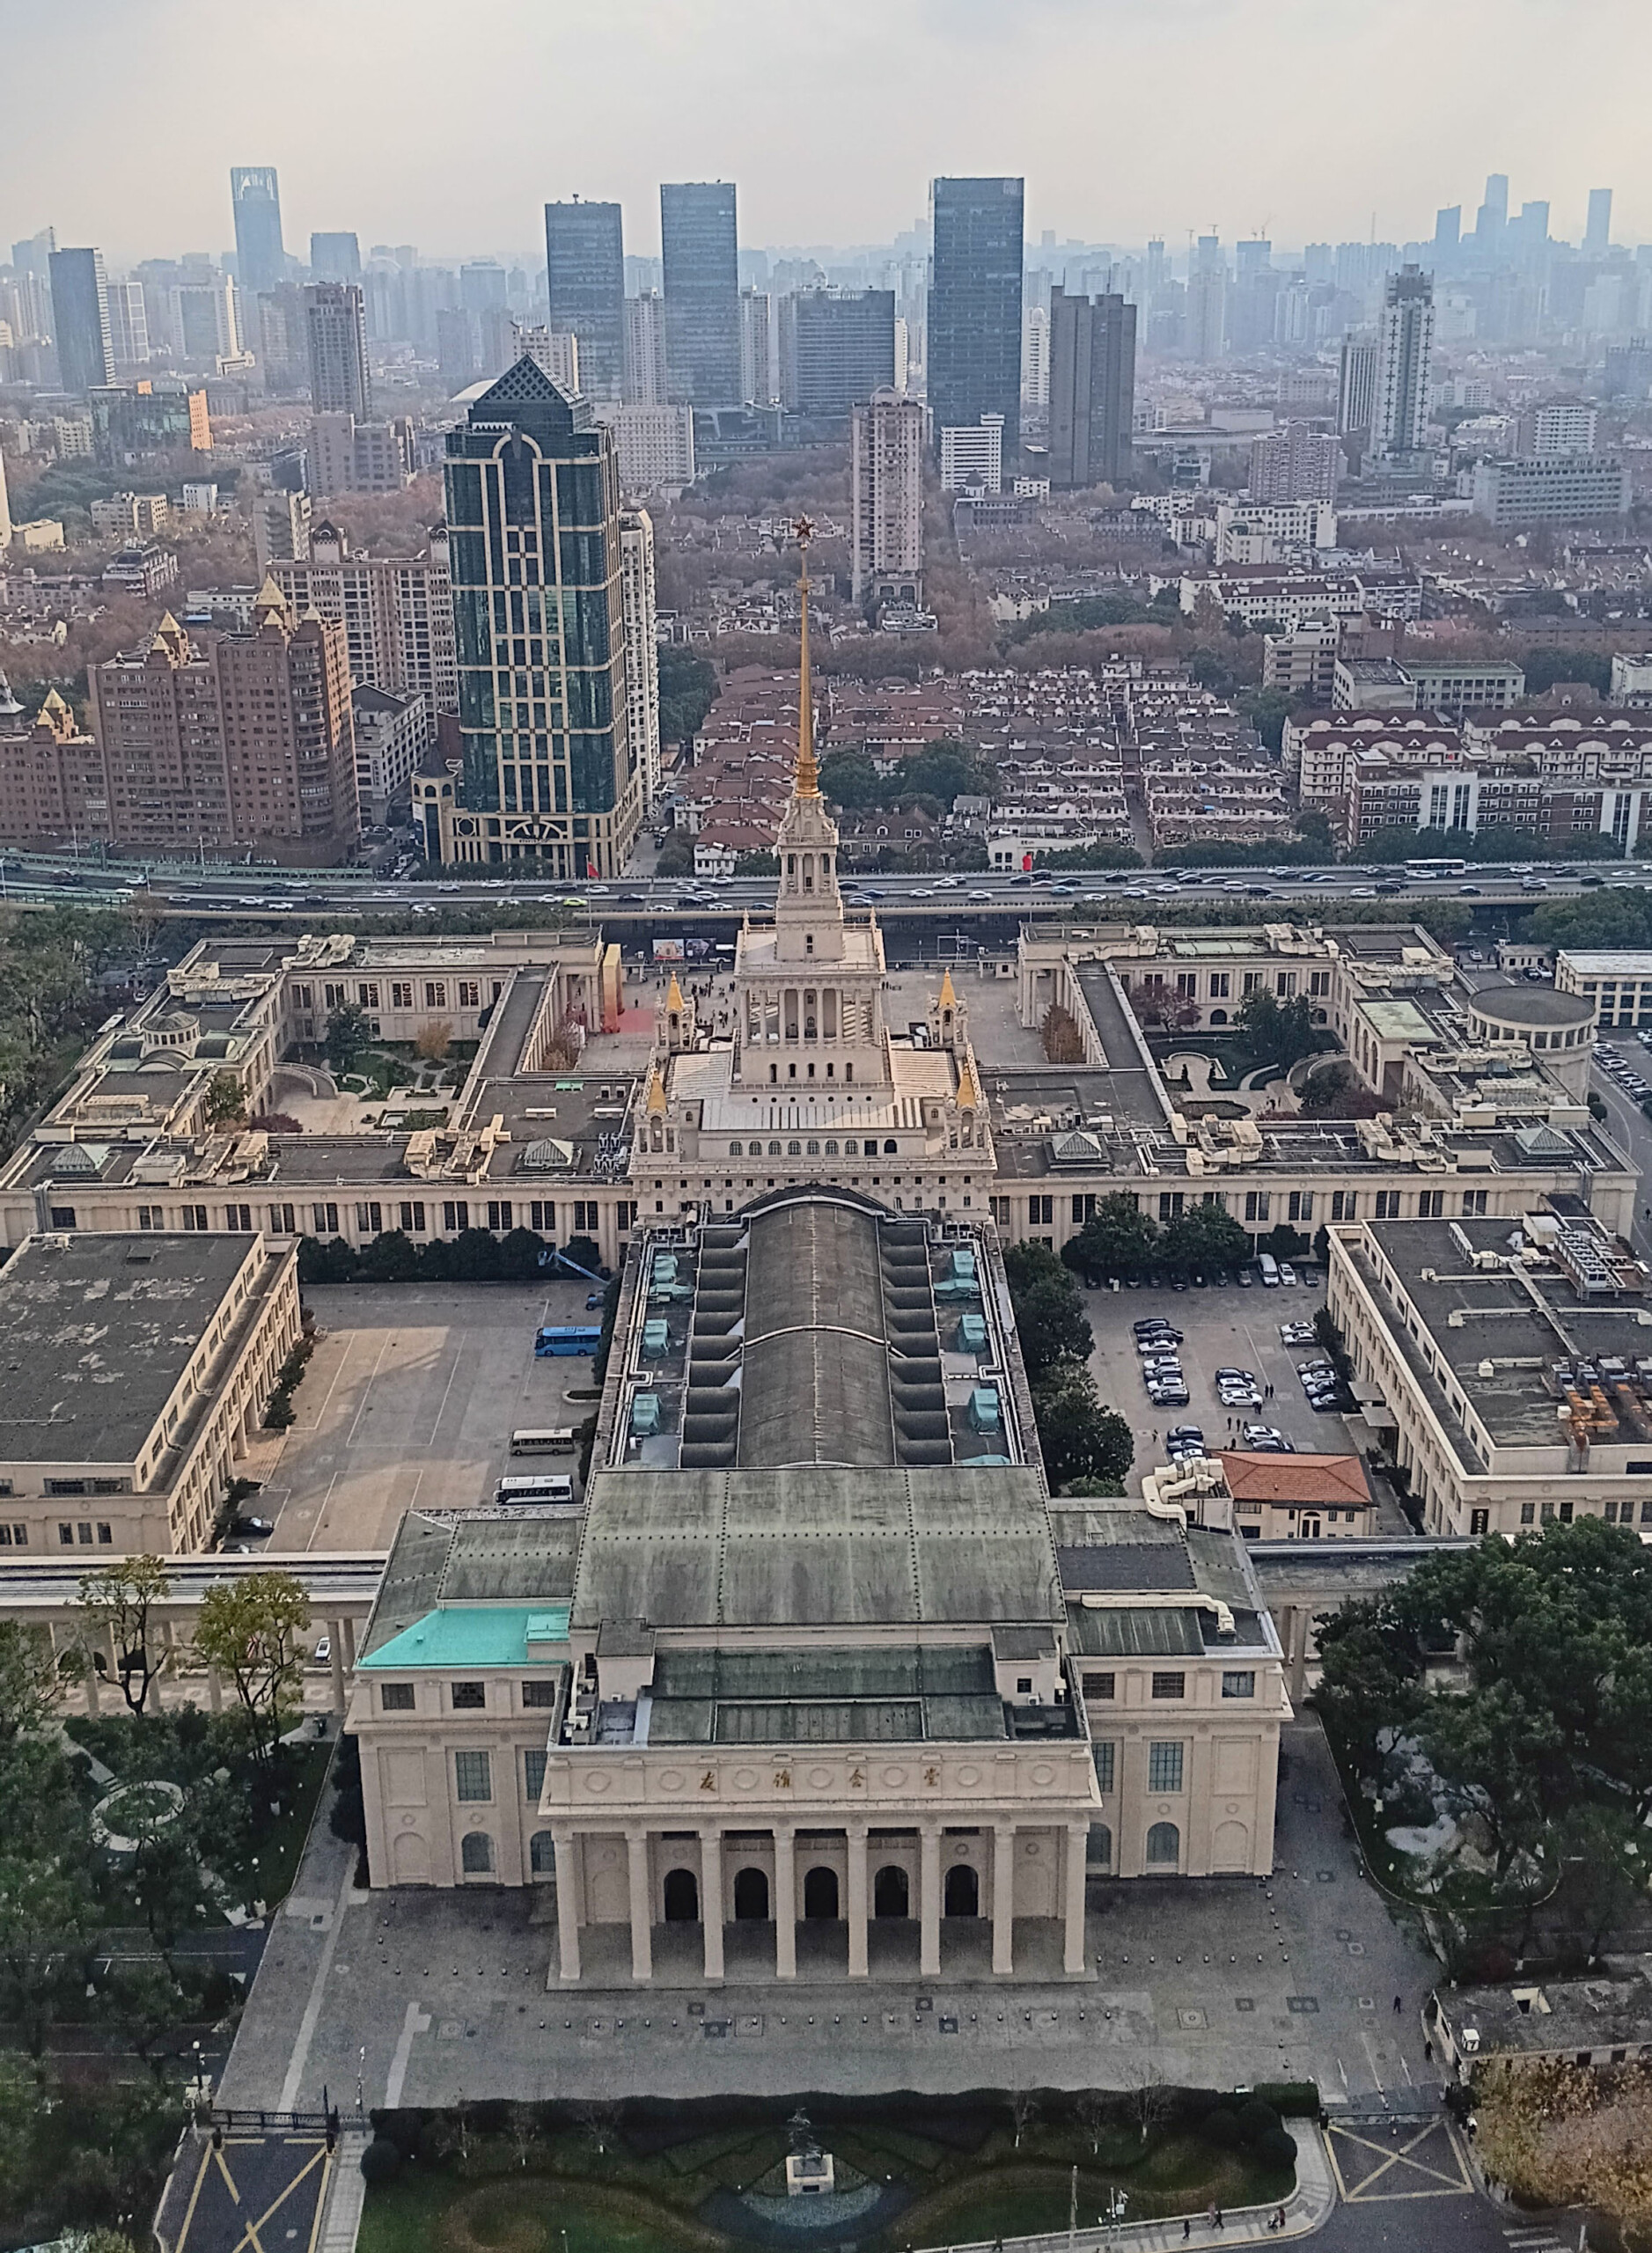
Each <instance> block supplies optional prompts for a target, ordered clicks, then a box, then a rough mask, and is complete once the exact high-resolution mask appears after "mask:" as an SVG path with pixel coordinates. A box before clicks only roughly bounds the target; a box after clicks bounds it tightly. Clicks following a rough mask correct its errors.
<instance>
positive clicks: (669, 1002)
mask: <svg viewBox="0 0 1652 2253" xmlns="http://www.w3.org/2000/svg"><path fill="white" fill-rule="evenodd" d="M665 1006H666V1008H667V1009H681V1008H682V1006H683V989H682V987H680V986H679V984H678V983H677V972H675V971H674V970H673V971H672V982H671V984H670V986H669V987H667V988H666V992H665Z"/></svg>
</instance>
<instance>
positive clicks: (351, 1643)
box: [344, 1618, 356, 1674]
mask: <svg viewBox="0 0 1652 2253" xmlns="http://www.w3.org/2000/svg"><path fill="white" fill-rule="evenodd" d="M344 1663H345V1665H346V1666H348V1667H349V1670H350V1671H351V1673H352V1674H353V1673H354V1672H355V1670H356V1622H355V1621H354V1620H353V1619H350V1618H346V1620H345V1622H344Z"/></svg>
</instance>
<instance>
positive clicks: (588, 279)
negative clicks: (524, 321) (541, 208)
mask: <svg viewBox="0 0 1652 2253" xmlns="http://www.w3.org/2000/svg"><path fill="white" fill-rule="evenodd" d="M545 273H546V286H547V290H548V291H549V294H550V308H551V310H550V326H551V327H552V328H554V329H572V331H573V333H574V334H575V335H576V337H577V338H578V339H579V387H580V389H581V390H582V391H583V392H585V393H587V394H588V395H589V396H590V397H591V398H592V399H618V398H619V397H620V394H621V393H622V391H623V390H624V387H625V232H624V228H623V225H622V223H621V217H620V207H619V205H618V204H617V203H582V202H579V201H578V200H577V199H576V200H575V201H574V202H571V203H547V205H546V207H545Z"/></svg>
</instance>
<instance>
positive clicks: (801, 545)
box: [792, 517, 820, 798]
mask: <svg viewBox="0 0 1652 2253" xmlns="http://www.w3.org/2000/svg"><path fill="white" fill-rule="evenodd" d="M792 529H793V531H794V532H796V533H797V550H798V553H799V554H800V555H801V557H802V559H803V575H802V576H801V578H800V579H799V581H798V583H797V591H798V593H799V595H800V597H801V598H802V604H803V664H802V668H801V673H800V678H799V679H798V683H797V773H796V774H795V775H794V776H793V778H792V793H793V795H794V796H797V797H799V798H818V797H819V795H820V775H819V769H818V768H817V767H816V765H815V759H814V684H813V682H812V680H811V679H810V674H809V542H810V541H811V539H813V538H814V526H813V525H811V523H810V521H809V519H808V517H798V519H797V523H796V524H795V525H793V527H792Z"/></svg>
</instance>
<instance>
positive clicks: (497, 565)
mask: <svg viewBox="0 0 1652 2253" xmlns="http://www.w3.org/2000/svg"><path fill="white" fill-rule="evenodd" d="M446 485H447V521H448V527H449V531H448V558H449V566H450V569H451V572H452V584H453V624H454V632H455V637H456V641H457V645H458V657H459V732H460V737H461V740H462V743H463V748H464V767H463V772H462V778H461V784H460V800H459V804H458V805H457V806H455V807H454V808H453V810H452V816H451V819H452V839H451V843H450V841H449V840H448V839H447V838H445V837H444V839H443V857H444V858H451V859H453V860H456V861H461V862H474V861H487V862H495V861H519V860H532V861H537V862H540V863H541V865H543V866H544V867H546V868H547V869H548V870H551V871H552V872H554V874H555V875H557V876H566V877H586V876H591V875H597V876H604V877H606V876H613V875H614V874H615V873H617V871H618V870H619V869H620V867H621V866H622V864H623V862H624V861H625V858H626V855H627V854H628V852H629V850H630V848H631V843H632V840H633V839H634V838H635V834H636V830H637V825H638V821H639V818H640V808H641V802H642V780H641V775H640V774H639V771H638V759H637V755H636V752H635V749H634V747H633V745H632V744H631V740H630V735H629V730H628V726H627V721H626V654H625V617H624V593H623V576H624V565H623V557H622V543H621V536H620V474H619V465H618V461H617V459H616V456H615V453H614V445H613V437H612V434H611V433H610V432H609V431H608V430H607V429H605V428H603V426H602V425H601V424H599V423H598V422H597V421H596V419H595V417H594V415H593V413H592V410H591V407H590V405H589V404H588V402H587V401H586V400H584V398H583V397H570V396H569V393H566V392H564V391H562V390H561V389H559V387H558V386H557V385H555V384H554V383H553V382H552V380H551V378H549V377H548V376H547V374H546V373H545V371H543V369H541V368H540V367H539V366H538V365H537V364H536V363H534V362H533V361H532V360H530V359H527V358H523V359H520V360H518V362H517V363H516V365H515V366H514V367H513V368H510V369H509V370H508V371H506V373H505V374H504V375H503V376H502V377H501V378H499V380H498V382H497V383H496V384H494V385H492V386H491V387H490V388H489V389H488V391H486V392H484V393H483V394H482V396H481V398H480V399H479V400H476V401H475V402H474V404H473V406H472V407H470V409H469V411H468V413H467V414H466V418H465V420H464V422H461V423H459V424H458V425H457V427H456V428H455V429H452V430H450V431H449V432H448V434H447V463H446Z"/></svg>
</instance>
